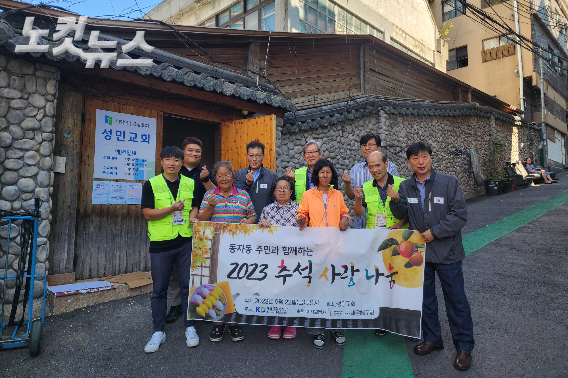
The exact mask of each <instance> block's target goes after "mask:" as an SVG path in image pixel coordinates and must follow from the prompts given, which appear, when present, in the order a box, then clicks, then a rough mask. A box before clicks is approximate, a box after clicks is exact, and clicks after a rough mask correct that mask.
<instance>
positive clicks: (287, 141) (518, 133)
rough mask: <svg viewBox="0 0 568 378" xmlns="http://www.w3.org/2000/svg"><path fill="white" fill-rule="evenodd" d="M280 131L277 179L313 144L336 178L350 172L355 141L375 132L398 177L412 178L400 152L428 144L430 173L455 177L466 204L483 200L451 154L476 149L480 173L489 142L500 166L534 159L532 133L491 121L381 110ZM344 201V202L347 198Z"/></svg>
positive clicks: (462, 160)
mask: <svg viewBox="0 0 568 378" xmlns="http://www.w3.org/2000/svg"><path fill="white" fill-rule="evenodd" d="M282 125H283V122H282V120H278V123H277V141H276V145H277V152H276V154H277V169H278V174H279V175H282V174H285V171H284V170H285V168H286V167H289V166H292V167H294V168H298V167H300V166H302V165H304V164H305V162H304V160H303V158H302V154H301V152H302V147H303V145H304V143H306V142H307V141H308V140H310V139H314V140H317V141H319V142H321V143H322V150H323V156H324V157H325V158H328V159H330V160H331V161H332V162H333V164H334V166H335V168H336V169H337V171H338V174H339V175H340V176H341V174H342V173H343V170H350V169H351V167H352V166H353V165H354V164H356V163H358V162H360V161H362V160H363V156H362V154H361V151H360V146H359V138H360V136H361V135H363V134H366V133H369V132H376V133H378V134H379V135H380V137H381V139H382V145H383V148H382V151H383V152H385V153H386V155H387V157H388V158H389V160H390V161H393V162H394V163H395V164H396V166H397V167H398V171H399V173H400V175H401V176H402V177H410V176H411V174H412V171H411V169H410V167H409V165H408V163H407V161H406V155H405V151H406V147H408V145H410V144H411V143H413V142H416V141H423V142H426V143H428V144H430V145H431V146H432V150H433V153H432V165H433V167H434V169H436V170H438V171H440V172H443V173H447V174H451V175H454V176H456V177H457V178H458V179H459V181H460V183H461V187H462V190H463V192H464V196H465V197H466V198H472V197H475V196H479V195H483V194H484V193H485V188H479V189H476V188H475V185H474V179H473V175H472V174H471V173H468V160H467V157H465V156H463V155H461V156H455V155H454V154H453V153H454V152H455V151H456V150H469V149H470V148H476V149H477V153H478V156H479V162H480V164H481V165H482V167H483V164H484V162H485V159H486V158H487V155H488V152H489V144H490V141H492V140H500V141H501V142H503V143H504V144H505V156H506V159H505V160H506V161H510V160H511V155H512V156H513V160H518V159H519V158H520V159H524V157H526V156H533V155H534V156H536V155H538V154H537V148H538V131H536V130H533V131H530V130H529V128H528V127H527V126H515V125H514V124H512V123H509V122H505V121H501V120H495V118H494V117H491V118H486V117H481V116H461V117H445V116H420V115H399V114H386V113H385V112H383V111H382V110H381V111H379V112H378V113H375V114H371V115H366V116H362V117H359V118H355V119H353V120H346V121H343V122H340V123H337V124H335V125H330V126H324V127H318V128H315V129H310V130H307V131H300V132H296V133H282V130H283V128H282ZM529 134H533V136H532V137H531V136H529ZM339 181H340V184H339V186H340V188H339V189H340V190H343V189H344V187H343V182H342V181H341V180H339ZM345 199H346V201H347V197H345ZM346 203H347V205H348V206H349V207H350V209H352V208H353V201H348V202H346Z"/></svg>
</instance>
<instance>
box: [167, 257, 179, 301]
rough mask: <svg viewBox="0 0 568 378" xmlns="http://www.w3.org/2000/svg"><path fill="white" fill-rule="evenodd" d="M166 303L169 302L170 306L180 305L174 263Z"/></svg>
mask: <svg viewBox="0 0 568 378" xmlns="http://www.w3.org/2000/svg"><path fill="white" fill-rule="evenodd" d="M168 303H169V304H170V306H179V305H181V291H180V289H179V283H178V272H177V267H176V266H175V265H174V268H173V269H172V275H171V277H170V284H169V285H168Z"/></svg>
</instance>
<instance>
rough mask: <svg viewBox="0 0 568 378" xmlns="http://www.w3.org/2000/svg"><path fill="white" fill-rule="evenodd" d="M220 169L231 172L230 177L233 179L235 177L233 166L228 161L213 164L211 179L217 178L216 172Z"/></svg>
mask: <svg viewBox="0 0 568 378" xmlns="http://www.w3.org/2000/svg"><path fill="white" fill-rule="evenodd" d="M221 167H225V168H227V169H228V170H229V171H231V175H232V176H233V178H234V177H235V171H233V164H231V162H230V161H218V162H217V163H215V166H214V167H213V177H217V171H218V170H219V168H221Z"/></svg>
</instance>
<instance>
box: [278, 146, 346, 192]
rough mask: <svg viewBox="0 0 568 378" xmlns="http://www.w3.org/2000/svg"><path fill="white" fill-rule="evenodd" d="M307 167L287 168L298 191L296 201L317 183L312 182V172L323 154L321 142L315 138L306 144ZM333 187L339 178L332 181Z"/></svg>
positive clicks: (288, 174) (304, 153)
mask: <svg viewBox="0 0 568 378" xmlns="http://www.w3.org/2000/svg"><path fill="white" fill-rule="evenodd" d="M302 155H303V157H304V160H305V161H306V164H308V166H307V167H302V168H298V169H296V170H294V168H292V167H288V168H286V176H287V177H288V178H290V179H291V180H292V181H294V191H295V193H296V198H295V200H296V202H300V201H301V200H302V194H304V192H305V191H306V190H310V189H311V188H313V187H314V186H315V185H314V184H313V183H312V172H313V171H314V166H315V165H316V163H317V162H318V160H320V159H321V158H322V156H323V152H322V150H321V144H320V143H319V142H316V141H315V140H309V141H308V142H307V143H306V144H305V145H304V151H303V153H302ZM331 187H332V188H337V187H338V186H337V179H335V180H332V181H331Z"/></svg>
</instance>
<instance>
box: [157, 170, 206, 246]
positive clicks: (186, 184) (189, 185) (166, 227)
mask: <svg viewBox="0 0 568 378" xmlns="http://www.w3.org/2000/svg"><path fill="white" fill-rule="evenodd" d="M179 180H180V181H179V189H178V194H177V198H176V199H175V201H174V199H173V198H172V193H171V192H170V188H168V184H167V183H166V179H165V178H164V175H159V176H154V177H152V178H151V179H150V183H151V184H152V191H153V192H154V208H155V209H164V208H166V207H170V206H171V205H173V204H174V202H177V201H181V200H184V199H185V203H184V204H185V207H184V208H183V210H182V214H183V220H184V221H185V223H184V224H178V225H173V224H172V222H173V219H172V215H171V214H168V215H166V216H165V217H163V218H161V219H154V220H150V221H148V236H149V237H150V241H163V240H173V239H175V238H177V237H178V235H181V236H183V237H188V238H189V237H192V236H193V227H191V222H190V221H189V212H190V211H191V200H192V199H193V188H194V185H195V183H194V181H193V180H192V179H190V178H188V177H185V176H184V175H179Z"/></svg>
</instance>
